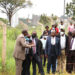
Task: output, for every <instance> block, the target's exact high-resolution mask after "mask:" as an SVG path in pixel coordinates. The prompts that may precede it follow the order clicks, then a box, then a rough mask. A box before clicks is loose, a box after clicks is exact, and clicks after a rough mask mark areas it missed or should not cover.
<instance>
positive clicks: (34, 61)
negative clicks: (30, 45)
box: [32, 54, 44, 75]
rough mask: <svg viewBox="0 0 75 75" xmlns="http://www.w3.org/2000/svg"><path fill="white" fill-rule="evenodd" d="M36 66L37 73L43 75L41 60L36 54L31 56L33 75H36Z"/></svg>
mask: <svg viewBox="0 0 75 75" xmlns="http://www.w3.org/2000/svg"><path fill="white" fill-rule="evenodd" d="M36 64H37V65H38V68H39V72H40V73H41V75H44V70H43V67H42V64H41V58H40V56H38V55H37V54H35V55H33V58H32V65H33V75H36Z"/></svg>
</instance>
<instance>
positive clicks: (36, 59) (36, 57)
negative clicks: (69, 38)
mask: <svg viewBox="0 0 75 75" xmlns="http://www.w3.org/2000/svg"><path fill="white" fill-rule="evenodd" d="M32 42H33V43H34V44H35V47H32V50H33V52H32V53H33V54H32V65H33V75H36V64H37V65H38V68H39V72H40V73H41V75H44V70H43V67H42V63H41V58H40V57H41V56H42V42H41V41H40V40H39V39H38V38H37V33H36V32H33V33H32Z"/></svg>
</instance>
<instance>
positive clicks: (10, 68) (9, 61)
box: [0, 26, 75, 75]
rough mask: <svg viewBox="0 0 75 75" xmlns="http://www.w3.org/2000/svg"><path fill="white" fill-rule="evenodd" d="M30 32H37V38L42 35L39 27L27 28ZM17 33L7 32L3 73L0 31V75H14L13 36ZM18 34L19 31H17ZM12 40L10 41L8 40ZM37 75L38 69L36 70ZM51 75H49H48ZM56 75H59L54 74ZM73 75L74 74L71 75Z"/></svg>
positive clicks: (14, 31) (0, 35)
mask: <svg viewBox="0 0 75 75" xmlns="http://www.w3.org/2000/svg"><path fill="white" fill-rule="evenodd" d="M32 31H36V32H38V36H39V37H40V35H41V34H42V32H41V26H37V27H36V28H35V29H33V28H31V27H29V33H32ZM16 32H17V31H16V30H15V29H11V30H9V29H8V30H7V48H6V67H5V71H3V70H2V64H1V54H2V31H1V30H0V75H15V61H14V59H13V50H14V45H15V40H13V38H14V37H13V36H15V35H14V34H17V33H16ZM19 32H20V31H19ZM10 38H12V39H10ZM46 69H47V65H46V66H45V67H44V71H45V75H47V74H46ZM30 71H31V75H32V66H31V69H30ZM37 75H40V74H38V68H37ZM50 75H51V74H50ZM56 75H59V74H58V73H56ZM60 75H68V74H67V73H66V72H65V73H64V74H60ZM73 75H75V74H73Z"/></svg>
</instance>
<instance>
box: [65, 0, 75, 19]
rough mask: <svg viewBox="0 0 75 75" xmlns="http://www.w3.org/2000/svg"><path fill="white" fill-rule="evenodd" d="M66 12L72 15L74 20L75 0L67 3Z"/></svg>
mask: <svg viewBox="0 0 75 75" xmlns="http://www.w3.org/2000/svg"><path fill="white" fill-rule="evenodd" d="M66 14H67V16H69V17H72V19H73V20H74V18H75V0H72V2H70V3H67V5H66Z"/></svg>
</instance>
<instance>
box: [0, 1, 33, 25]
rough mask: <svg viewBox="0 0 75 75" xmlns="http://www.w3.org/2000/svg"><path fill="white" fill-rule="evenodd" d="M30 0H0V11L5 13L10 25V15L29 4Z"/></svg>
mask: <svg viewBox="0 0 75 75" xmlns="http://www.w3.org/2000/svg"><path fill="white" fill-rule="evenodd" d="M31 5H32V3H31V2H30V0H0V7H1V8H0V11H1V12H2V13H5V14H6V15H7V17H8V20H9V24H10V25H11V19H12V16H13V15H14V14H15V13H16V12H17V11H18V10H20V9H21V8H26V7H27V6H31Z"/></svg>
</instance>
